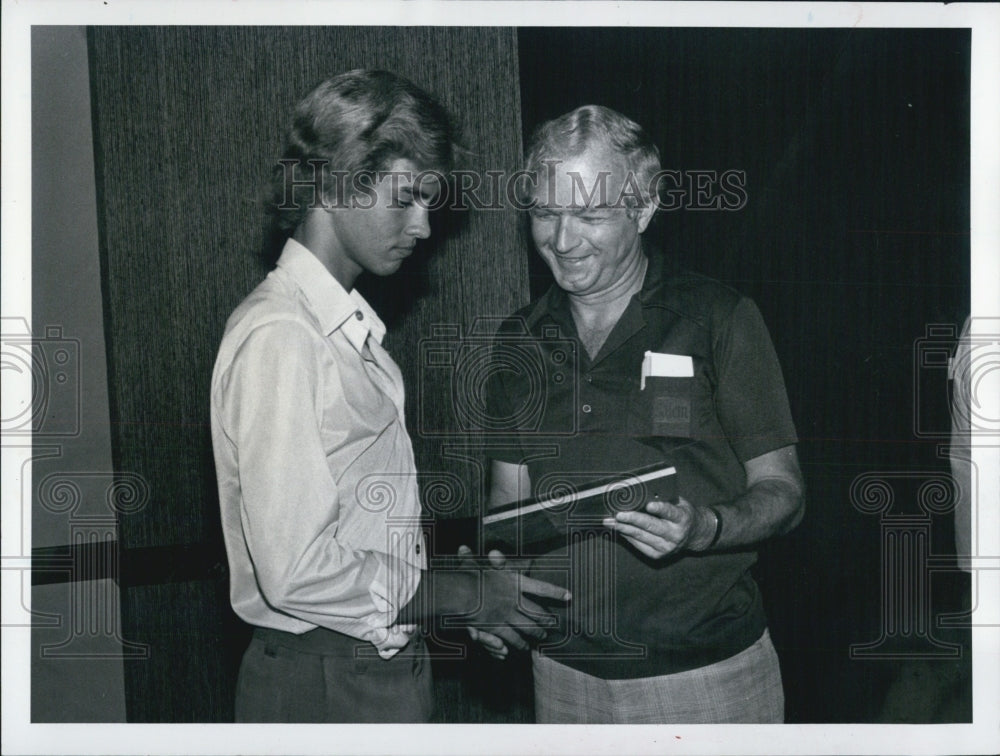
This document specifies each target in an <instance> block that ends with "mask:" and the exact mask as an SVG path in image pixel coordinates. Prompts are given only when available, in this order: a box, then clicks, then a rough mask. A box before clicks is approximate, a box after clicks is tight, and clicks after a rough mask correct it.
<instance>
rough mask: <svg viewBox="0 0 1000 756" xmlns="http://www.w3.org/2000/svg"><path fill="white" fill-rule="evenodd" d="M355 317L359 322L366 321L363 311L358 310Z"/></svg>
mask: <svg viewBox="0 0 1000 756" xmlns="http://www.w3.org/2000/svg"><path fill="white" fill-rule="evenodd" d="M354 317H356V318H357V319H358V320H364V319H365V314H364V313H363V312H361V310H357V311H356V312H355V313H354Z"/></svg>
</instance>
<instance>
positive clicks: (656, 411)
mask: <svg viewBox="0 0 1000 756" xmlns="http://www.w3.org/2000/svg"><path fill="white" fill-rule="evenodd" d="M694 384H695V379H694V378H668V377H662V376H654V377H647V378H646V387H645V388H644V389H642V390H640V391H639V392H638V393H637V394H636V395H635V400H634V401H633V402H631V406H630V407H629V434H630V435H633V436H671V437H677V438H691V437H692V435H693V433H692V416H693V403H694Z"/></svg>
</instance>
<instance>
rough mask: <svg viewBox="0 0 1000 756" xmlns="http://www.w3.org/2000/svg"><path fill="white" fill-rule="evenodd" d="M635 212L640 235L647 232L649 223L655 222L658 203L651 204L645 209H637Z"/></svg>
mask: <svg viewBox="0 0 1000 756" xmlns="http://www.w3.org/2000/svg"><path fill="white" fill-rule="evenodd" d="M633 212H635V213H636V214H637V216H636V220H635V223H636V226H637V227H638V230H639V233H640V234H641V233H642V232H643V231H645V230H646V227H647V226H648V225H649V222H650V221H651V220H653V213H655V212H656V203H655V202H649V203H648V204H647V205H646V206H645V207H637V208H635V210H634V211H633Z"/></svg>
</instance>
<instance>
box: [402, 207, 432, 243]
mask: <svg viewBox="0 0 1000 756" xmlns="http://www.w3.org/2000/svg"><path fill="white" fill-rule="evenodd" d="M406 233H408V234H409V235H410V236H412V237H414V238H416V239H426V238H427V237H429V236H430V235H431V219H430V211H429V210H428V209H427V208H426V207H420V206H419V205H416V204H414V206H413V208H412V211H411V213H410V218H409V223H408V224H407V226H406Z"/></svg>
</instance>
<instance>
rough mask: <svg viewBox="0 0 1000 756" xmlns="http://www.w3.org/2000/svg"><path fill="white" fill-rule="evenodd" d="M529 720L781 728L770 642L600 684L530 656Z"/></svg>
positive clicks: (765, 638) (780, 697) (781, 699)
mask: <svg viewBox="0 0 1000 756" xmlns="http://www.w3.org/2000/svg"><path fill="white" fill-rule="evenodd" d="M532 670H533V672H534V676H535V720H536V721H537V722H539V723H545V724H708V723H723V722H733V723H761V724H763V723H781V722H783V721H784V718H785V694H784V691H783V690H782V687H781V670H780V668H779V666H778V655H777V653H776V652H775V650H774V645H773V644H772V643H771V636H770V634H769V633H768V632H767V630H765V631H764V634H763V635H762V636H761V637H760V638H759V639H758V640H757V642H756V643H754V644H753V645H752V646H750V647H749V648H747V649H745V650H743V651H741V652H740V653H738V654H736V655H735V656H731V657H730V658H728V659H723V660H722V661H720V662H717V663H715V664H710V665H708V666H707V667H700V668H698V669H691V670H686V671H684V672H677V673H675V674H670V675H660V676H657V677H639V678H635V679H627V680H602V679H601V678H599V677H594V676H593V675H588V674H586V673H584V672H579V671H577V670H575V669H572V668H571V667H567V666H566V665H565V664H560V663H559V662H557V661H553V660H552V659H548V658H546V657H544V656H542V655H541V654H539V653H538V652H537V651H534V652H532Z"/></svg>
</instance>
